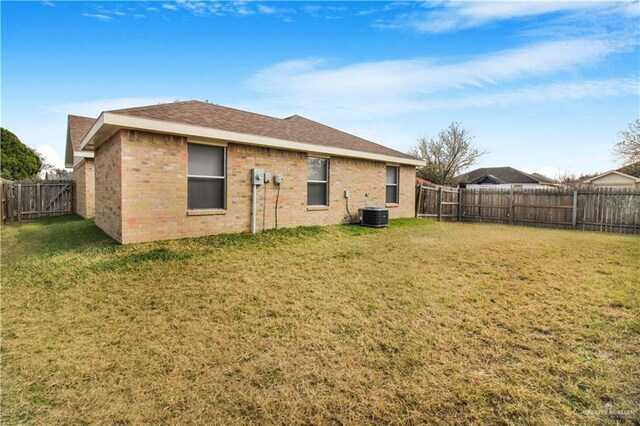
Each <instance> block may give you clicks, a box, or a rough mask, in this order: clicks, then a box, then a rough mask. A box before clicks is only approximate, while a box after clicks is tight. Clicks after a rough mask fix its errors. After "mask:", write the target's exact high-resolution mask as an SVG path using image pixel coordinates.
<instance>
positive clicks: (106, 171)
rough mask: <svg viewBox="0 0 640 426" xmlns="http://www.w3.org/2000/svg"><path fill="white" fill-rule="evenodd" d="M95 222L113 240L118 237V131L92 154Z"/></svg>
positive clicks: (120, 149) (119, 151)
mask: <svg viewBox="0 0 640 426" xmlns="http://www.w3.org/2000/svg"><path fill="white" fill-rule="evenodd" d="M94 157H95V158H94V166H95V176H96V178H95V194H96V196H95V199H96V205H95V222H96V225H98V227H99V228H100V229H102V230H103V231H104V232H106V233H107V234H108V235H110V236H111V237H113V238H114V239H116V240H117V241H120V242H124V241H123V239H122V186H123V185H122V183H121V182H122V144H121V140H120V132H119V133H116V134H115V135H113V136H112V137H111V139H109V140H108V141H107V142H105V143H104V144H102V145H100V146H99V147H98V148H97V149H96V152H95V155H94Z"/></svg>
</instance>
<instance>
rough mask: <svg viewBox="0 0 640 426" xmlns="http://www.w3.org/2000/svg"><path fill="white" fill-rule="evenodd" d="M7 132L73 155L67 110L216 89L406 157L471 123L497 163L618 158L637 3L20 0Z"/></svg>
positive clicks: (258, 108) (10, 32)
mask: <svg viewBox="0 0 640 426" xmlns="http://www.w3.org/2000/svg"><path fill="white" fill-rule="evenodd" d="M0 7H1V19H2V22H1V23H2V54H1V57H2V98H1V100H2V105H1V107H2V110H1V119H2V126H3V127H6V128H8V129H10V130H12V131H13V132H14V133H16V134H17V135H18V136H19V137H20V138H21V139H22V140H23V141H24V142H25V143H27V144H28V145H30V146H32V147H34V148H37V149H39V150H41V151H42V152H43V153H44V154H45V155H47V157H48V158H49V160H50V161H51V162H52V163H54V164H55V165H57V166H62V160H61V159H62V158H63V154H64V145H65V135H66V114H68V113H72V114H80V115H90V116H97V115H98V114H99V113H100V111H103V110H109V109H114V108H121V107H128V106H136V105H145V104H154V103H158V102H167V101H173V100H177V99H180V100H186V99H199V100H208V101H210V102H214V103H218V104H221V105H226V106H232V107H237V108H242V109H247V110H250V111H255V112H260V113H264V114H269V115H274V116H279V117H285V116H289V115H292V114H299V115H303V116H306V117H309V118H311V119H315V120H317V121H320V122H323V123H325V124H328V125H331V126H334V127H337V128H339V129H342V130H345V131H349V132H351V133H354V134H357V135H358V136H362V137H365V138H368V139H371V140H374V141H376V142H379V143H383V144H385V145H388V146H391V147H393V148H396V149H399V150H401V151H407V150H408V149H409V148H411V147H412V146H413V145H415V143H416V140H417V138H419V137H420V136H435V135H436V134H437V132H438V130H439V129H442V128H444V127H446V126H447V125H448V124H449V123H450V122H452V121H458V122H460V123H462V125H463V126H464V127H465V128H466V129H468V130H469V131H470V132H471V133H472V134H473V135H475V144H476V145H477V146H478V147H480V148H481V149H484V150H488V151H490V153H489V154H488V155H486V156H485V157H484V158H483V159H482V161H481V162H480V164H479V165H480V166H503V165H510V166H514V167H517V168H521V169H524V170H527V171H541V172H543V173H547V174H549V175H551V176H552V177H553V175H554V174H556V173H557V172H558V171H571V172H574V173H586V172H594V171H605V170H608V169H611V168H613V167H616V166H617V163H616V161H615V159H614V157H613V155H612V153H611V147H612V145H613V142H614V141H615V140H616V134H617V132H619V131H620V130H622V129H624V128H625V127H626V126H627V124H628V123H630V122H631V121H633V120H635V119H636V118H638V117H639V115H640V112H639V108H640V107H639V100H640V83H639V78H640V76H639V74H640V55H639V49H638V42H639V41H638V40H639V35H640V29H639V26H640V13H639V12H640V4H639V3H638V2H637V1H636V2H615V3H611V2H607V3H602V2H549V1H541V2H447V1H432V2H355V3H347V2H314V1H306V2H298V3H290V2H211V1H180V2H162V1H149V2H118V1H111V2H81V1H78V2H58V1H47V2H5V1H3V2H2V3H1V5H0Z"/></svg>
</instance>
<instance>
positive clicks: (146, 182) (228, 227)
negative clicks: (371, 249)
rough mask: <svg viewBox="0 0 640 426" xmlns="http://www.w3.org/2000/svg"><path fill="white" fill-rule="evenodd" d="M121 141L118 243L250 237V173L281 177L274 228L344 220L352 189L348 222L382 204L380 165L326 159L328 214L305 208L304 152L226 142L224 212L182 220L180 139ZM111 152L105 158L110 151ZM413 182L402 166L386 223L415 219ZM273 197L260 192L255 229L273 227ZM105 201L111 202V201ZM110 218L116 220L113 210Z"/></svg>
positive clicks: (183, 150) (270, 191)
mask: <svg viewBox="0 0 640 426" xmlns="http://www.w3.org/2000/svg"><path fill="white" fill-rule="evenodd" d="M123 135H124V136H123V137H122V142H121V144H122V176H123V181H122V231H121V234H120V235H121V238H116V237H114V238H116V239H118V240H119V241H121V242H123V243H132V242H141V241H150V240H159V239H173V238H184V237H194V236H202V235H210V234H217V233H227V232H248V231H250V224H251V223H250V222H251V183H250V173H251V169H252V168H254V167H261V168H264V169H265V170H267V171H269V172H271V173H272V175H277V174H279V175H282V176H283V179H284V180H283V183H282V185H281V188H280V196H279V203H278V205H279V208H278V227H293V226H302V225H328V224H337V223H343V222H347V221H348V214H347V204H346V202H347V200H346V199H345V198H344V196H343V194H344V190H349V191H350V198H349V209H350V211H351V214H352V215H353V216H354V217H355V215H356V214H357V210H358V207H362V206H364V205H378V206H380V205H384V200H385V177H386V164H385V163H381V162H374V161H365V160H356V159H348V158H342V157H332V158H331V159H330V167H329V169H330V170H329V173H330V179H329V181H330V187H329V208H328V209H324V210H308V208H307V180H306V179H307V154H306V153H301V152H292V151H285V150H279V149H272V148H262V147H254V146H249V145H240V144H235V143H229V145H228V147H227V209H226V211H224V212H223V213H224V214H215V215H200V216H196V215H187V145H186V140H185V139H184V138H179V137H174V138H173V140H167V139H166V138H165V137H164V136H163V135H158V134H151V133H142V132H139V133H138V140H134V141H132V140H129V138H128V137H127V136H126V133H124V132H123ZM111 143H112V144H113V142H111ZM100 149H102V147H100ZM111 149H112V150H105V151H104V153H107V154H111V153H112V152H115V151H113V148H111ZM98 157H100V155H99V154H98V153H96V176H97V187H100V186H101V183H100V180H101V179H105V178H107V176H106V175H100V173H99V166H98V160H97V159H98ZM113 176H117V174H114V175H113ZM414 182H415V168H414V167H413V166H403V167H401V176H400V203H399V205H398V206H397V207H391V208H390V215H391V217H392V218H396V217H410V216H413V215H414V199H415V192H414V191H415V189H414ZM111 186H113V185H111ZM265 191H266V193H265ZM366 194H368V196H367V195H366ZM96 195H97V203H98V204H99V203H100V202H101V201H102V199H103V198H100V197H99V196H98V191H97V192H96ZM265 196H266V201H265ZM276 196H277V189H276V188H275V187H274V186H273V185H272V184H267V185H263V186H261V187H258V209H257V210H258V212H257V221H256V222H257V228H258V229H259V230H262V229H263V227H264V228H265V229H268V228H273V227H274V226H275V210H274V208H275V201H276ZM104 200H105V201H108V202H114V200H115V197H111V198H109V199H107V198H104ZM265 206H266V210H265V208H264V207H265ZM99 211H100V206H98V209H97V211H96V223H97V224H98V226H101V223H102V222H100V223H99V222H98V216H99V213H98V212H99ZM111 216H114V217H115V216H116V215H115V214H114V213H113V212H112V214H111ZM109 226H111V222H110V223H109ZM101 227H102V226H101ZM103 229H105V228H103ZM111 229H113V228H111V227H110V228H109V230H107V229H105V231H106V232H107V233H108V234H109V235H112V236H114V235H118V234H117V233H115V232H113V231H111Z"/></svg>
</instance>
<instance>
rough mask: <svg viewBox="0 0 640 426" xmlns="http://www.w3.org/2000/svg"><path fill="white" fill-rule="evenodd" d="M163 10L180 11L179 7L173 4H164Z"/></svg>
mask: <svg viewBox="0 0 640 426" xmlns="http://www.w3.org/2000/svg"><path fill="white" fill-rule="evenodd" d="M162 8H163V9H166V10H178V6H176V5H175V4H171V3H163V4H162Z"/></svg>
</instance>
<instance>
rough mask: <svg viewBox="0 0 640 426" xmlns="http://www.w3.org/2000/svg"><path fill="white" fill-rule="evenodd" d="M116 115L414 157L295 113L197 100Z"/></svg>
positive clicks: (148, 107)
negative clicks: (269, 113)
mask: <svg viewBox="0 0 640 426" xmlns="http://www.w3.org/2000/svg"><path fill="white" fill-rule="evenodd" d="M107 112H108V113H111V114H120V115H127V116H134V117H140V118H147V119H152V120H161V121H168V122H173V123H181V124H190V125H195V126H202V127H209V128H214V129H219V130H226V131H230V132H237V133H245V134H252V135H258V136H266V137H271V138H277V139H283V140H289V141H295V142H304V143H309V144H314V145H321V146H327V147H333V148H343V149H350V150H355V151H361V152H367V153H374V154H382V155H389V156H393V157H400V158H407V159H415V157H413V156H411V155H408V154H405V153H402V152H400V151H396V150H394V149H391V148H387V147H386V146H382V145H379V144H377V143H375V142H371V141H368V140H366V139H362V138H359V137H357V136H354V135H351V134H349V133H346V132H343V131H340V130H337V129H334V128H332V127H329V126H325V125H324V124H320V123H318V122H315V121H313V120H309V119H307V118H304V117H300V116H298V115H292V116H291V117H287V118H284V119H281V118H276V117H270V116H267V115H262V114H256V113H252V112H248V111H242V110H238V109H235V108H228V107H223V106H220V105H213V104H209V103H206V102H200V101H186V102H174V103H167V104H159V105H150V106H144V107H136V108H126V109H119V110H113V111H107Z"/></svg>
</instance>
